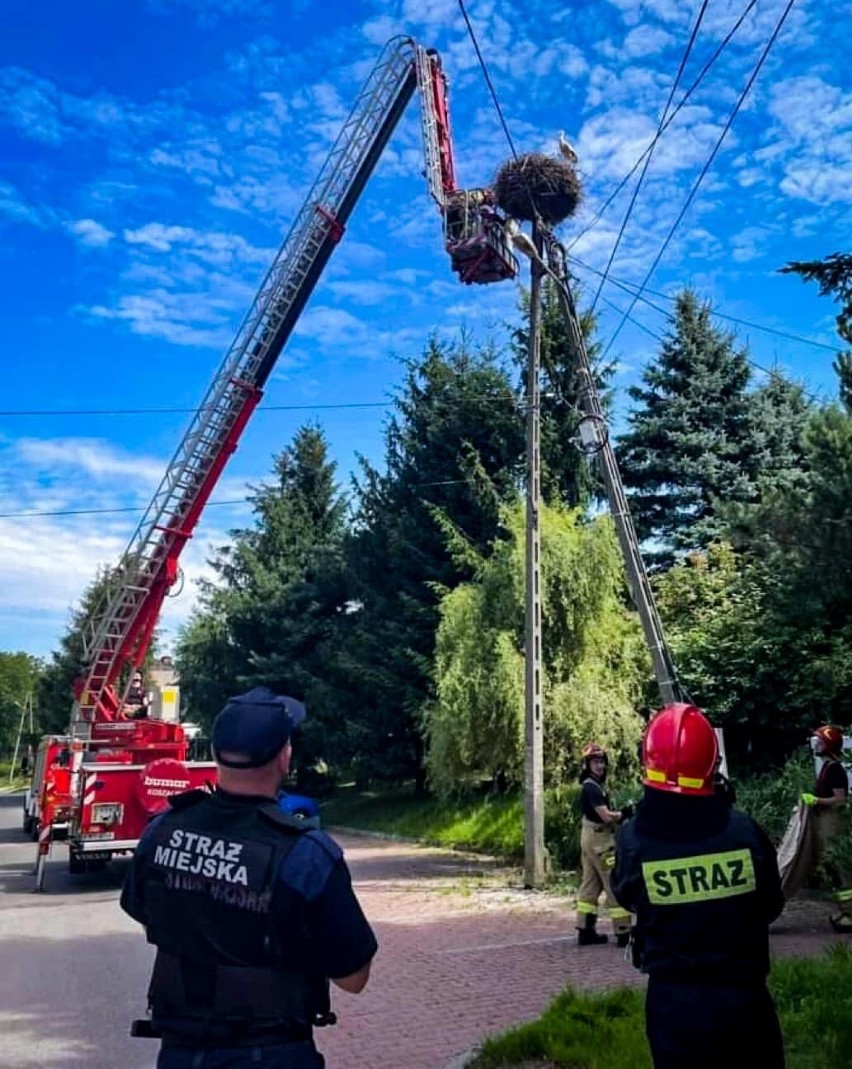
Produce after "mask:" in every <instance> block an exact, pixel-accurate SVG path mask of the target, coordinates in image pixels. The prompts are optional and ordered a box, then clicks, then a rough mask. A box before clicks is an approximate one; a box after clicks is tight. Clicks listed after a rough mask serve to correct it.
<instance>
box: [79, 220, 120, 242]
mask: <svg viewBox="0 0 852 1069" xmlns="http://www.w3.org/2000/svg"><path fill="white" fill-rule="evenodd" d="M67 227H68V230H70V231H71V233H72V234H73V235H74V236H75V237H76V238H77V240H78V241H79V242H80V244H81V245H88V246H90V247H92V248H95V249H101V248H103V247H104V246H105V245H109V243H110V242H111V241H112V239H113V238H114V237H115V234H114V233H113V232H112V231H111V230H107V228H106V227H105V226H101V224H100V223H98V222H96V220H94V219H75V220H74V221H73V222H70V223H68V224H67Z"/></svg>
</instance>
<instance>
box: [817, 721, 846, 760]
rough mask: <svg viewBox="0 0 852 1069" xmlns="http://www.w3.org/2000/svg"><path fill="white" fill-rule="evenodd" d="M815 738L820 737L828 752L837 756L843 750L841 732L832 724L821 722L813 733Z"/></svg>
mask: <svg viewBox="0 0 852 1069" xmlns="http://www.w3.org/2000/svg"><path fill="white" fill-rule="evenodd" d="M813 737H814V738H815V739H822V741H823V742H824V743H825V748H826V750H828V752H829V753H831V754H834V756H835V757H839V756H840V754H841V753H842V752H843V732H842V731H841V730H840V728H836V727H835V726H834V725H833V724H823V725H822V727H818V728H817V729H816V731H815V732H814V734H813Z"/></svg>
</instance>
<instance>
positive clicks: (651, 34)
mask: <svg viewBox="0 0 852 1069" xmlns="http://www.w3.org/2000/svg"><path fill="white" fill-rule="evenodd" d="M673 43H674V38H673V37H672V35H671V34H670V33H666V31H665V30H662V29H660V28H659V27H656V26H647V25H646V26H637V27H636V28H635V29H633V30H631V31H630V33H628V35H627V36H626V37H625V38H624V42H623V43H622V45H621V47H620V49H619V51H620V52H621V54H622V55H623V56H626V57H628V58H630V59H639V58H641V57H643V56H654V55H656V54H657V53H659V52H662V51H663V49H665V48H668V47H669V45H671V44H673Z"/></svg>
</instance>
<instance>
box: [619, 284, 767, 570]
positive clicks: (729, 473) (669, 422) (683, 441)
mask: <svg viewBox="0 0 852 1069" xmlns="http://www.w3.org/2000/svg"><path fill="white" fill-rule="evenodd" d="M642 382H643V385H642V386H634V387H631V388H630V390H629V391H628V392H629V393H630V396H631V397H632V399H633V401H634V402H635V403H636V407H635V408H634V409H633V411H632V412H631V413H630V415H629V416H628V424H629V426H630V430H629V431H628V432H627V433H626V434H624V435H623V436H622V437H621V439H620V442H619V448H618V453H619V463H620V465H621V469H622V473H623V477H624V482H625V485H626V486H627V487H628V488H629V489H631V490H632V491H633V492H632V494H631V495H630V506H631V510H632V512H633V516H634V520H635V523H636V529H637V531H638V533H639V536H640V538H642V539H650V538H653V539H654V540H655V541H656V542H658V543H659V544H660V545H661V547H662V548H661V549H660V550H659V551H655V554H654V555H655V556H656V557H657V558H658V559H660V560H667V559H670V557H671V553H672V551H674V550H676V549H689V548H694V547H696V546H702V545H705V544H706V543H707V542H708V541H709V540H711V539H712V538H713V537H714V536H715V535H717V534H718V525H717V524H716V523H715V522H714V510H715V507H716V502H717V501H718V500H725V501H747V500H749V499H750V498H751V497H752V496H753V493H754V489H753V486H752V482H753V476H754V472H753V463H754V462H753V452H754V450H753V446H752V443H751V442H750V441H749V431H750V427H751V423H750V419H749V405H748V399H747V396H746V387H747V385H748V382H749V366H748V362H747V359H746V354H745V352H744V351H742V350H736V349H735V348H734V339H733V336H732V335H730V334H728V333H725V332H723V331H721V330H719V329H718V328H717V327H715V326H714V325H713V323H712V322H711V319H710V308H709V306H708V305H707V304H703V305H702V304H699V302H698V299H697V297H696V295H695V294H694V293H693V292H692V291H690V290H684V291H683V292H682V293H681V294H680V295H679V296H678V298H677V301H676V304H675V312H674V315H673V318H672V325H671V328H670V330H669V333H668V334H667V335H666V338H665V339H664V341H663V344H662V348H661V350H660V353H659V356H658V357H657V358H656V359H655V360H654V361H652V362H651V363H650V364H649V365H647V367H646V368H645V369H644V370H643V372H642Z"/></svg>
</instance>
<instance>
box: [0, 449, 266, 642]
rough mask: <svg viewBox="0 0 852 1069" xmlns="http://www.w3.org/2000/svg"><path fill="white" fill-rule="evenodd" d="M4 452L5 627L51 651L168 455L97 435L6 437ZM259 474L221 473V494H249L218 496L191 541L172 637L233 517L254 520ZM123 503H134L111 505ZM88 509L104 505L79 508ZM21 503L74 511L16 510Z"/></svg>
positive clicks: (0, 604)
mask: <svg viewBox="0 0 852 1069" xmlns="http://www.w3.org/2000/svg"><path fill="white" fill-rule="evenodd" d="M0 459H2V466H0V592H2V597H0V627H3V626H5V627H7V629H8V630H9V631H10V632H17V633H18V634H19V635H20V638H19V640H18V644H19V645H20V647H21V648H26V649H29V650H31V651H32V652H34V653H37V654H46V653H47V652H48V650H49V646H50V644H51V643H53V644H55V642H56V641H57V639H58V637H59V635H60V634H61V633H62V631H63V629H64V627H65V626H66V623H67V611H68V609H69V608H70V607H71V606H72V605H75V604H78V603H79V599H80V597H81V595H82V594H83V591H84V590H85V589H86V587H87V586H88V585H89V584H90V583H91V581H92V580H93V579H94V578H95V575H96V574H97V571H98V569H99V568H102V567H104V566H106V565H113V564H115V563H116V562H117V561H118V560H119V559H120V557H121V554H122V552H123V551H124V549H125V547H126V545H127V544H128V541H129V539H130V537H131V535H132V534H133V532H134V530H135V528H136V525H137V523H138V522H139V521H140V520H141V518H142V516H143V513H144V508H145V507H146V506H147V504H148V502H149V500H150V498H151V497H152V495H153V492H154V490H155V489H156V487H157V486H158V485H159V483H160V480H161V479H162V476H163V474H164V473H165V470H166V461H165V459H164V458H155V457H146V456H141V455H134V454H132V453H129V452H127V451H125V450H122V449H118V448H116V447H115V446H114V445H112V444H111V443H109V442H107V441H104V440H102V439H88V438H53V439H50V438H46V439H36V438H24V439H18V440H0ZM13 472H14V475H13V474H12V473H13ZM256 481H257V480H256V479H248V480H246V479H242V478H238V477H234V476H232V477H227V476H226V477H225V478H223V479H222V480H221V481H220V483H219V488H218V491H217V494H216V496H215V497H214V501H216V500H220V501H227V500H231V499H237V500H239V501H240V502H241V503H240V504H238V505H234V506H224V505H223V506H216V505H214V503H213V502H211V503H210V505H209V506H208V510H207V511H206V512H205V515H204V517H203V520H202V523H201V524H200V526H199V530H198V532H197V537H196V538H195V539H194V540H192V541H191V542H190V543H189V544H188V546H187V548H186V550H185V551H184V554H183V556H182V560H181V568H182V571H183V573H184V578H185V583H184V586H183V590H182V591H181V592H180V593H179V594H178V596H176V597H169V598H168V599H167V600H166V603H165V605H164V609H163V617H162V626H161V631H162V633H163V635H164V638H165V642H166V644H167V645H168V644H169V643H170V642H171V641H172V640H173V638H174V635H175V632H176V629H177V628H178V627H179V626H180V624H181V623H182V622H184V621H185V620H186V618H187V617H188V615H189V613H190V612H191V610H192V608H193V606H194V604H195V601H196V598H197V594H198V580H199V579H200V578H201V577H205V578H211V577H212V573H211V569H210V567H209V565H208V564H207V558H208V557H209V556H210V554H211V552H212V550H213V548H214V547H216V546H219V545H223V544H224V543H226V542H227V541H228V535H227V531H228V530H229V529H230V528H231V527H233V526H235V525H242V524H244V523H245V522H246V521H247V518H248V516H249V510H248V507H247V506H246V505H245V504H244V503H242V502H244V499H245V496H246V493H247V483H248V482H256ZM115 509H118V510H122V509H126V511H123V512H122V511H118V512H115V511H110V510H115ZM79 510H98V514H97V515H91V514H89V515H86V514H75V513H79ZM101 510H106V511H101ZM20 512H38V513H45V512H64V513H65V515H61V516H58V515H54V516H50V515H32V514H31V515H26V516H20V515H8V514H9V513H13V514H17V513H20Z"/></svg>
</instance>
